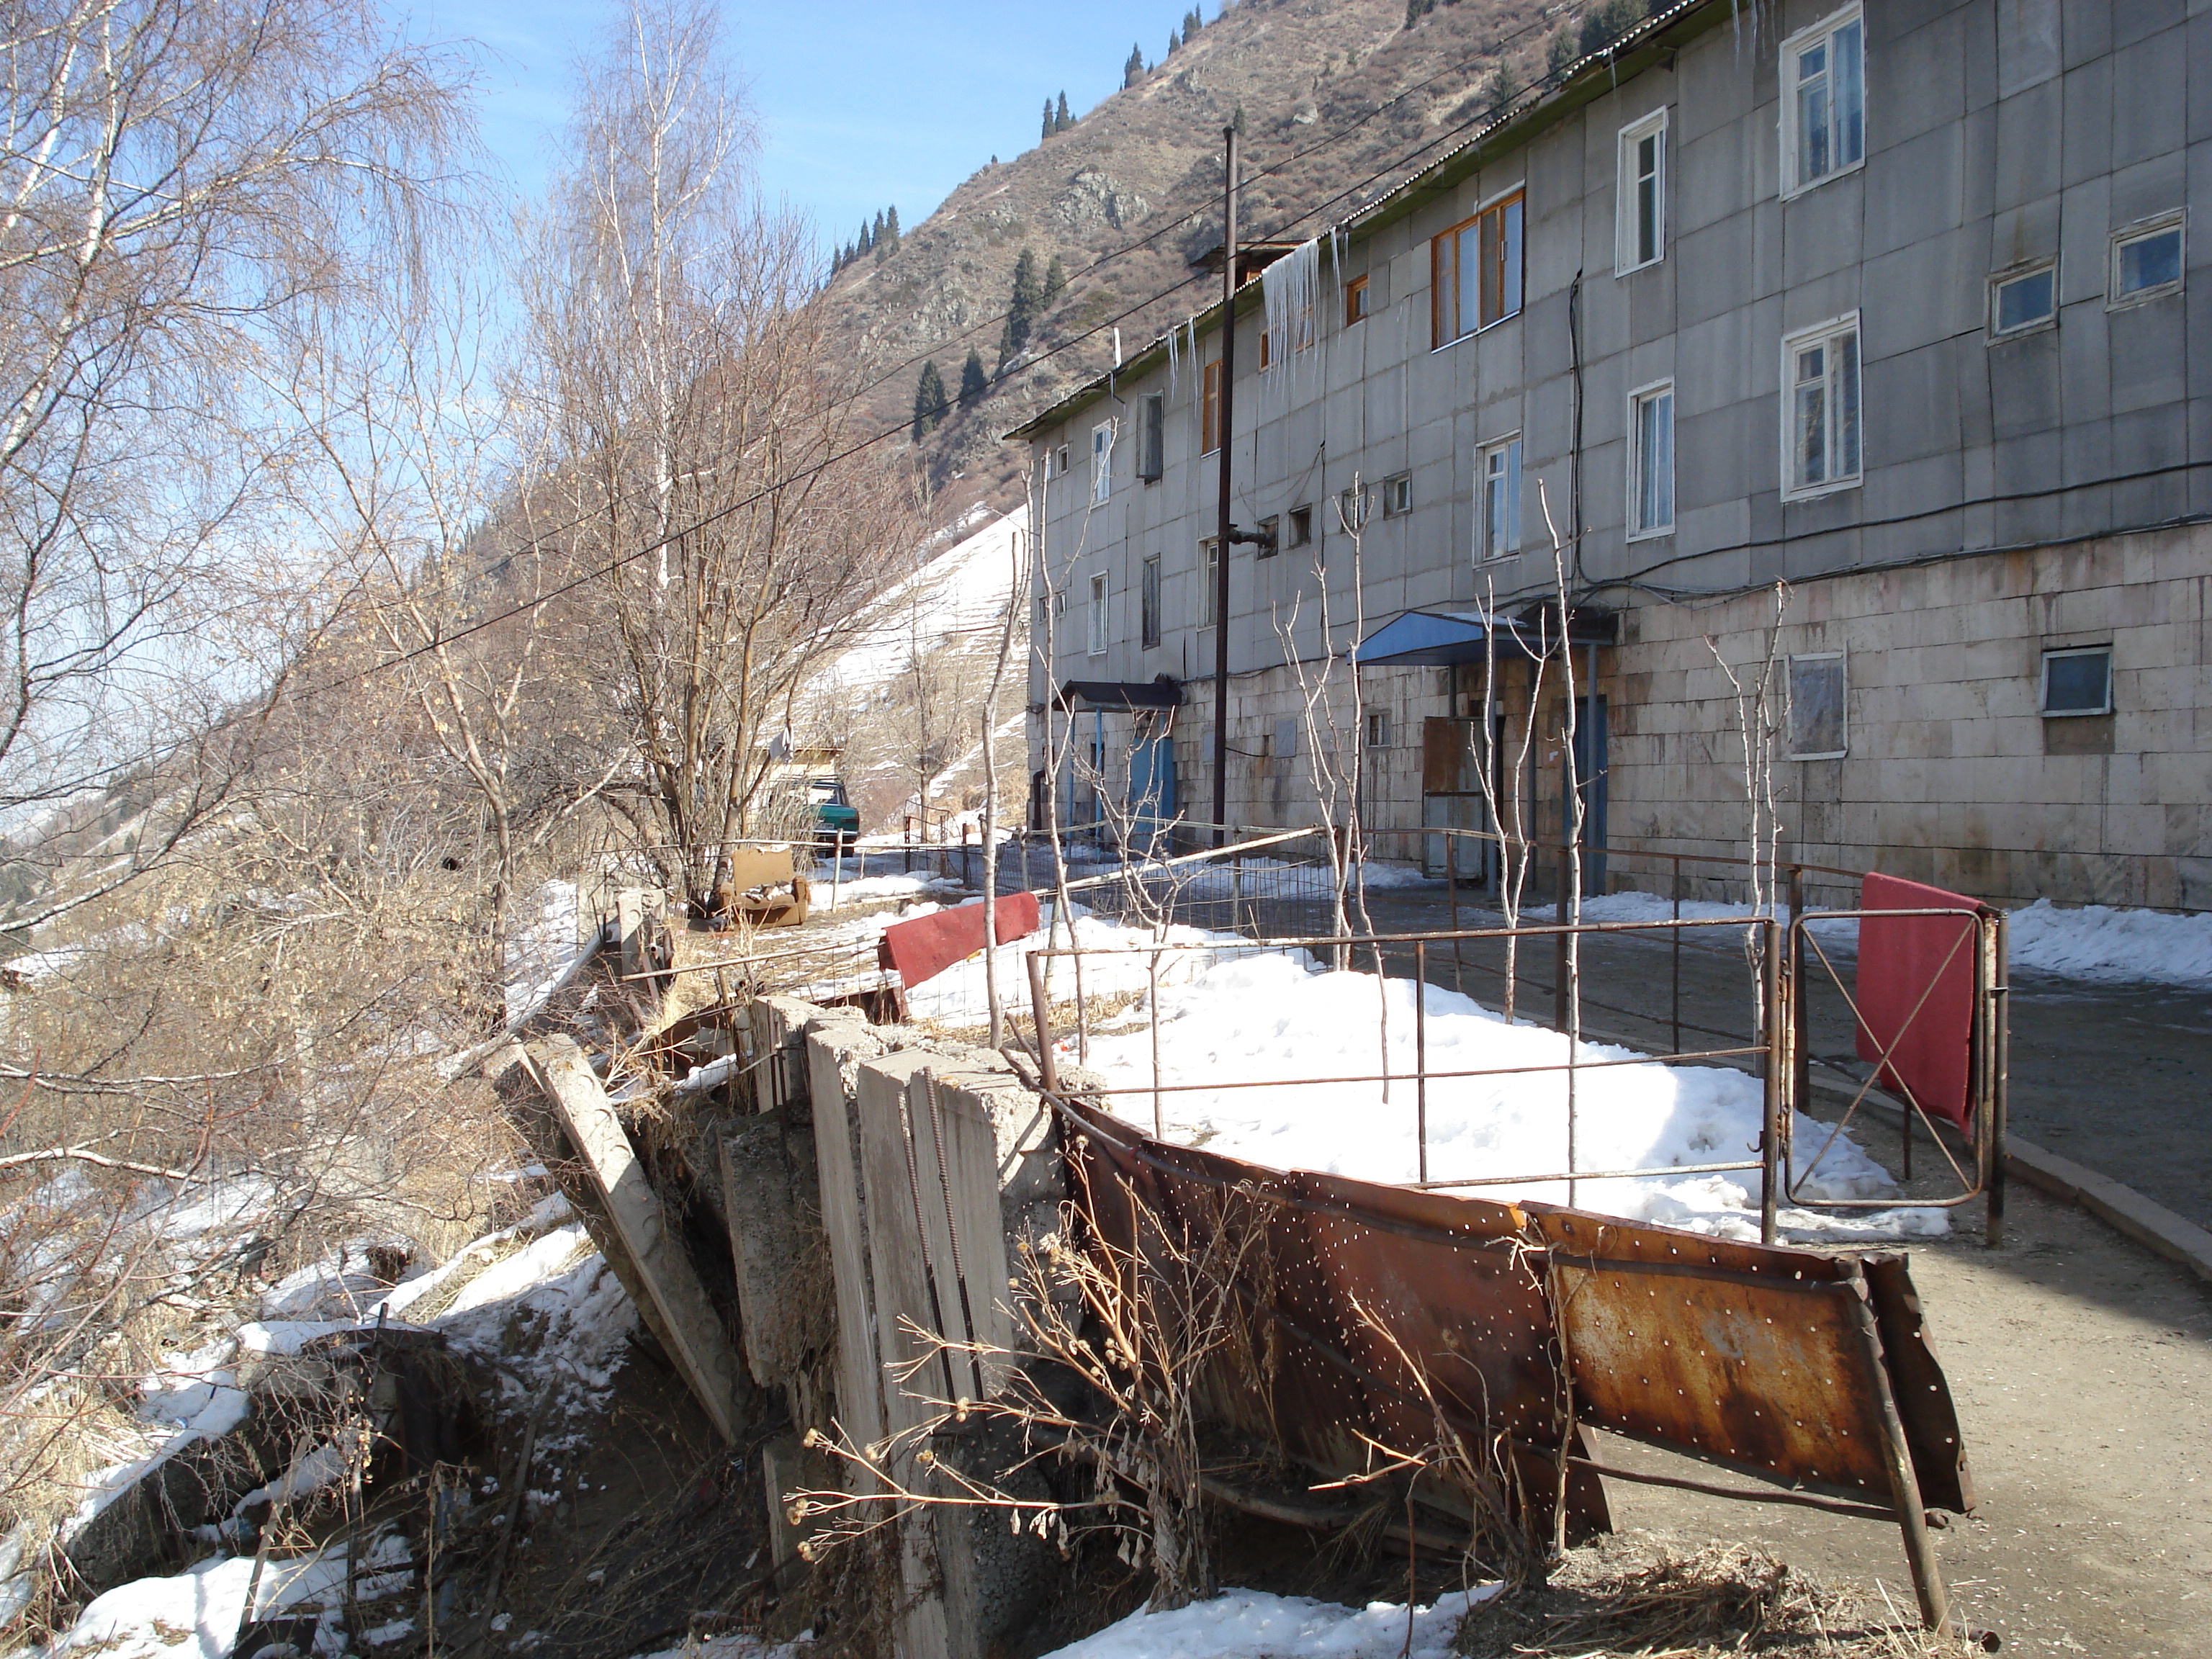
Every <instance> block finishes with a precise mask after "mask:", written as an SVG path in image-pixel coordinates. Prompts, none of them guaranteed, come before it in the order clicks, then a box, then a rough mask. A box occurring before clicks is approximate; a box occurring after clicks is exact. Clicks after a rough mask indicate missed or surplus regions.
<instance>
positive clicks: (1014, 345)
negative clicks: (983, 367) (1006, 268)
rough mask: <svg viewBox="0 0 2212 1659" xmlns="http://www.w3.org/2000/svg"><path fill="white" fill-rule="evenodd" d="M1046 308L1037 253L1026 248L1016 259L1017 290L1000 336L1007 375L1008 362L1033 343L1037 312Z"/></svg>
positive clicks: (1008, 304)
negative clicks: (1039, 277)
mask: <svg viewBox="0 0 2212 1659" xmlns="http://www.w3.org/2000/svg"><path fill="white" fill-rule="evenodd" d="M1043 309H1044V289H1043V288H1042V286H1041V285H1040V284H1039V283H1038V282H1037V263H1036V252H1035V251H1034V250H1032V249H1030V248H1024V249H1023V250H1022V257H1021V258H1018V259H1017V260H1015V261H1014V291H1013V294H1012V296H1011V297H1010V298H1009V299H1008V300H1007V301H1006V328H1005V330H1004V331H1002V332H1001V333H1000V336H999V372H1000V374H1005V373H1006V365H1007V364H1008V363H1010V362H1012V361H1013V360H1014V359H1015V358H1016V357H1018V356H1021V352H1022V348H1023V347H1024V346H1025V345H1027V344H1028V343H1030V330H1031V329H1032V328H1034V327H1036V319H1037V313H1038V312H1040V311H1042V310H1043Z"/></svg>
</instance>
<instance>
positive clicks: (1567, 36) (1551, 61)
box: [1544, 23, 1581, 81]
mask: <svg viewBox="0 0 2212 1659" xmlns="http://www.w3.org/2000/svg"><path fill="white" fill-rule="evenodd" d="M1580 55H1581V54H1580V53H1578V52H1576V50H1575V29H1574V25H1573V24H1571V23H1562V24H1561V25H1559V33H1557V34H1555V35H1553V37H1552V50H1551V52H1549V53H1548V54H1547V56H1546V58H1545V59H1544V75H1545V78H1546V79H1547V80H1553V81H1556V80H1558V79H1559V77H1560V76H1563V75H1565V73H1566V72H1567V71H1568V70H1570V69H1571V68H1572V67H1573V66H1574V62H1575V59H1576V58H1577V57H1579V56H1580Z"/></svg>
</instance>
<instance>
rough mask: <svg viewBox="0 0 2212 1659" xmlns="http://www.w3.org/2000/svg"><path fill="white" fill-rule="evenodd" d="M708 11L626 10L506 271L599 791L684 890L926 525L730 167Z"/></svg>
mask: <svg viewBox="0 0 2212 1659" xmlns="http://www.w3.org/2000/svg"><path fill="white" fill-rule="evenodd" d="M717 16H718V14H717V13H716V11H715V9H714V8H712V7H711V6H708V5H706V4H704V3H701V0H672V3H669V4H666V5H658V4H656V5H653V6H646V5H642V4H641V5H639V6H636V7H634V8H633V9H630V10H629V12H628V13H627V14H626V15H625V16H624V18H623V21H622V23H621V25H620V27H619V28H618V29H617V31H616V33H613V34H612V35H611V37H610V38H609V40H607V42H606V43H605V47H604V48H603V50H602V52H601V53H600V55H599V58H598V60H597V61H596V62H594V63H593V64H591V65H589V66H588V67H587V70H586V76H585V80H584V82H583V86H584V90H583V93H582V95H581V100H580V107H579V109H578V112H577V114H576V116H575V118H574V123H573V125H572V128H571V131H570V135H569V142H568V154H569V155H571V156H573V157H574V165H573V167H572V168H571V169H570V171H569V172H568V173H567V174H566V176H564V177H563V178H562V179H560V180H559V181H558V182H557V184H556V187H555V190H554V192H553V199H552V206H551V209H550V213H549V216H547V217H546V219H545V220H544V222H542V223H541V224H539V225H538V227H536V229H535V233H534V234H533V235H532V238H531V239H530V246H529V263H528V264H527V265H526V267H525V268H524V269H523V270H520V272H518V277H519V280H520V287H521V289H522V291H523V295H524V298H525V301H526V307H527V310H528V313H529V319H530V326H531V330H532V343H533V346H534V354H533V358H532V362H531V364H530V367H529V371H528V374H527V375H526V378H525V379H524V380H522V381H521V382H520V384H519V386H518V388H517V390H518V396H519V397H520V398H522V399H523V400H525V401H526V403H527V404H529V405H530V406H531V408H532V410H533V411H534V414H535V417H536V418H537V419H538V422H540V423H541V425H542V427H543V428H544V430H545V431H546V432H547V433H549V434H550V435H551V453H550V456H549V458H548V461H549V465H548V467H547V471H546V473H545V476H544V479H543V481H542V482H541V483H540V484H539V485H538V488H537V489H535V490H534V491H533V492H532V500H533V501H535V502H537V503H538V504H539V506H540V507H541V508H543V509H544V510H546V512H547V513H548V515H549V516H550V518H551V519H552V520H553V521H554V522H555V523H556V524H558V525H561V526H564V528H562V530H561V531H560V532H559V533H560V537H561V539H562V542H563V544H564V545H565V546H566V548H567V550H568V556H569V557H570V558H571V559H572V561H573V562H574V564H575V565H576V567H577V568H579V569H580V570H581V571H583V572H586V573H589V574H590V575H591V577H592V580H593V582H594V583H595V584H596V592H597V594H598V598H599V603H600V604H601V605H603V607H604V611H605V618H606V625H605V630H604V638H603V639H602V640H601V641H599V642H598V643H599V647H600V649H599V653H598V654H597V657H596V660H595V663H594V667H595V671H594V673H593V676H592V678H593V679H594V680H595V682H597V683H599V684H603V685H604V687H605V696H606V697H607V700H608V710H609V715H610V718H611V719H614V720H618V721H619V722H620V723H621V724H622V725H623V726H624V727H625V728H626V729H627V730H628V731H629V733H630V737H631V741H632V742H633V743H634V744H635V752H636V755H637V757H638V769H637V773H636V775H635V778H634V779H633V780H631V781H630V782H631V787H629V789H627V790H625V791H624V792H623V793H617V794H615V795H613V796H612V798H611V799H613V801H614V803H615V805H617V807H618V808H620V809H621V810H623V811H625V812H626V813H627V814H628V815H629V817H630V819H631V821H632V823H633V825H634V829H635V833H636V834H637V835H638V836H640V838H641V840H642V841H643V842H645V843H647V845H648V846H650V847H651V848H653V850H654V852H655V854H656V860H657V862H658V863H659V865H660V866H661V869H662V872H663V874H664V876H665V878H666V879H667V881H668V884H669V885H670V887H671V889H672V890H677V891H688V892H694V893H696V892H700V891H702V890H704V889H705V888H706V886H707V885H708V884H709V883H710V881H711V879H712V871H713V865H714V859H715V858H716V857H717V856H718V854H719V852H720V847H721V845H722V844H723V843H725V842H727V841H729V840H732V839H734V838H738V837H741V836H748V835H754V834H757V833H759V832H760V831H761V829H763V827H764V826H765V825H766V824H767V823H768V822H769V817H770V816H771V811H772V808H773V807H774V805H775V799H774V797H775V783H776V781H777V780H776V778H775V772H774V769H773V765H772V763H771V761H770V758H769V745H770V744H771V743H772V741H773V740H774V739H775V738H777V737H778V736H779V735H780V734H781V732H784V731H785V730H786V729H787V727H788V726H790V724H791V721H792V713H793V702H794V700H795V699H796V698H797V696H799V692H800V691H801V690H802V688H803V686H804V684H805V681H806V679H807V678H808V676H809V674H810V672H811V671H812V670H814V669H815V668H817V667H818V666H819V665H822V664H823V663H825V662H826V661H828V660H829V659H832V658H833V657H834V656H835V655H836V654H837V653H840V652H841V651H842V650H843V649H845V648H846V647H848V646H849V645H851V644H852V643H853V642H854V641H855V640H856V639H857V638H858V636H859V634H860V629H861V628H862V627H863V623H862V620H861V618H862V612H863V611H864V609H865V605H864V601H865V600H866V599H868V598H869V597H870V596H871V595H872V593H873V592H875V591H876V588H877V587H878V586H879V584H880V578H881V575H882V574H883V573H884V569H885V568H886V566H887V563H888V559H889V556H890V553H891V552H892V551H893V550H902V549H904V548H907V547H909V546H911V545H913V544H915V542H917V541H918V540H919V539H920V536H919V533H918V532H919V528H920V525H919V514H918V511H917V507H916V492H915V488H914V483H913V481H912V480H911V479H910V478H909V477H907V476H905V475H904V474H902V473H899V472H896V471H893V470H891V469H889V468H886V467H884V466H883V465H880V464H878V462H876V461H875V460H873V459H872V458H870V457H869V456H867V455H866V454H865V453H859V452H860V444H859V442H858V440H857V435H856V430H855V428H854V427H853V426H852V424H851V422H853V420H854V418H855V417H854V415H853V413H852V411H851V409H850V406H849V404H848V403H847V402H846V401H844V400H843V399H842V398H841V397H840V392H841V391H842V387H841V386H840V385H839V383H838V380H837V379H836V367H835V365H836V357H835V355H834V354H833V352H832V351H831V349H830V346H829V335H828V332H827V326H828V319H827V318H826V316H825V315H824V313H823V312H822V310H821V309H820V308H819V307H818V306H816V305H814V304H811V303H810V301H811V296H812V292H813V277H814V276H815V274H816V273H815V270H814V255H813V246H812V241H811V237H810V236H809V234H808V233H807V231H806V228H805V226H804V224H803V223H802V222H799V221H798V220H797V219H795V218H793V217H792V216H789V215H787V214H786V213H784V212H782V211H781V210H777V209H775V208H772V207H770V206H768V205H766V204H764V203H763V201H762V199H761V198H760V197H759V195H758V193H757V190H756V188H755V185H754V181H753V179H752V176H751V174H750V172H749V170H748V168H747V166H746V158H747V152H748V149H749V148H750V129H749V126H748V121H747V117H746V113H745V111H744V106H743V104H742V102H741V100H739V98H738V94H737V91H736V89H735V87H734V85H733V83H732V81H731V78H730V76H729V73H728V70H726V67H725V66H724V64H723V63H722V61H721V58H720V38H719V25H718V21H717Z"/></svg>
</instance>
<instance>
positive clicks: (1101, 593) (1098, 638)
mask: <svg viewBox="0 0 2212 1659" xmlns="http://www.w3.org/2000/svg"><path fill="white" fill-rule="evenodd" d="M1087 620H1088V621H1089V623H1090V627H1089V628H1088V629H1086V630H1085V631H1086V632H1087V633H1088V635H1090V637H1089V639H1088V640H1087V641H1086V643H1087V644H1088V645H1089V647H1090V651H1089V653H1088V654H1090V655H1091V656H1094V657H1103V656H1104V655H1105V654H1106V637H1107V635H1106V624H1107V616H1106V578H1105V577H1103V576H1093V577H1092V578H1091V608H1090V613H1089V617H1088V618H1087Z"/></svg>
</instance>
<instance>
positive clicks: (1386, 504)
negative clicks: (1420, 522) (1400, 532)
mask: <svg viewBox="0 0 2212 1659" xmlns="http://www.w3.org/2000/svg"><path fill="white" fill-rule="evenodd" d="M1412 511H1413V475H1412V474H1411V473H1407V472H1401V473H1399V474H1398V475H1397V476H1395V477H1389V478H1385V479H1383V517H1384V518H1386V519H1402V518H1403V517H1405V516H1406V514H1407V513H1411V512H1412Z"/></svg>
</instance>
